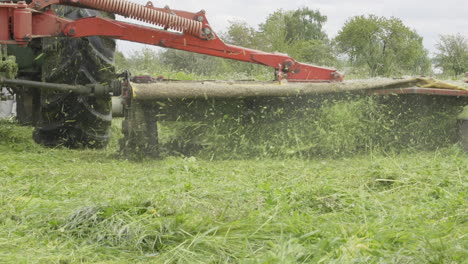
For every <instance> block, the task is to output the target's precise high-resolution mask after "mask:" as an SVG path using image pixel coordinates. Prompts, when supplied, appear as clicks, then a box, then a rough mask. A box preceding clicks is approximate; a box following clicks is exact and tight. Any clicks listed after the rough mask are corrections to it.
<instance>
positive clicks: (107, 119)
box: [33, 6, 115, 148]
mask: <svg viewBox="0 0 468 264" xmlns="http://www.w3.org/2000/svg"><path fill="white" fill-rule="evenodd" d="M56 12H57V13H58V14H60V15H62V16H64V17H67V18H71V19H78V18H82V17H88V16H99V15H102V14H101V13H99V12H97V11H94V10H87V9H78V8H72V7H62V6H61V7H59V8H57V10H56ZM114 51H115V41H114V40H112V39H109V38H104V37H89V38H80V39H70V38H51V39H44V40H43V42H42V52H43V55H42V56H43V57H44V58H43V59H44V61H43V64H42V80H43V81H45V82H53V83H66V84H90V83H101V84H102V83H106V82H108V81H110V80H112V79H113V78H114V73H115V72H114V67H113V65H112V64H113V57H114ZM40 106H41V116H40V118H39V122H38V124H37V127H36V129H35V131H34V135H33V137H34V140H35V141H36V142H37V143H39V144H42V145H45V146H49V147H55V146H65V147H68V148H103V147H105V146H107V143H108V142H109V137H110V126H111V121H112V114H111V110H112V107H111V98H110V96H106V97H100V98H96V97H91V96H84V95H77V94H74V93H63V92H42V93H41V102H40Z"/></svg>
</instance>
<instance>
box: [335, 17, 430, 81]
mask: <svg viewBox="0 0 468 264" xmlns="http://www.w3.org/2000/svg"><path fill="white" fill-rule="evenodd" d="M335 42H336V44H337V47H338V49H339V51H340V52H341V53H343V54H345V55H347V56H348V58H349V60H350V62H351V64H352V65H353V66H358V67H363V66H364V67H367V69H368V71H369V74H370V75H371V76H378V75H381V76H390V75H395V74H400V75H401V74H425V73H427V72H429V71H430V66H431V64H430V60H429V58H428V56H427V55H428V53H427V50H425V49H424V47H423V44H422V37H421V36H419V35H418V34H417V33H416V32H415V31H414V30H411V29H410V28H408V27H407V26H405V25H404V24H403V22H402V21H401V20H400V19H398V18H394V17H392V18H385V17H377V16H374V15H369V16H357V17H354V18H351V19H350V20H348V21H347V22H346V23H345V25H344V26H343V28H342V29H341V30H340V31H339V33H338V36H337V37H336V38H335Z"/></svg>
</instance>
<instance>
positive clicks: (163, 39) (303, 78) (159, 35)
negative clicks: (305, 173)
mask: <svg viewBox="0 0 468 264" xmlns="http://www.w3.org/2000/svg"><path fill="white" fill-rule="evenodd" d="M113 1H115V2H113ZM109 3H111V4H109ZM112 3H114V5H112ZM51 4H66V5H73V6H80V7H91V8H94V9H99V10H102V11H110V12H113V13H117V14H122V15H126V16H130V17H133V18H136V19H140V20H143V21H146V22H150V23H153V24H156V25H159V26H162V27H163V28H164V29H156V28H150V27H144V26H139V25H135V24H130V23H126V22H120V21H116V20H112V19H104V18H99V17H89V18H83V19H78V20H75V21H72V20H68V19H64V18H60V17H58V16H57V15H56V14H55V13H54V12H53V11H52V10H51V9H48V8H46V7H47V6H49V5H51ZM85 4H86V5H85ZM125 4H131V5H132V6H129V7H126V6H125ZM138 8H139V9H138ZM36 9H40V10H44V9H45V10H47V11H45V12H43V11H38V10H36ZM129 10H132V12H133V13H132V12H130V11H129ZM135 10H136V11H135ZM168 29H169V30H170V29H175V30H177V31H179V32H174V31H169V30H168ZM49 36H66V37H76V38H78V37H89V36H108V37H112V38H115V39H121V40H128V41H132V42H139V43H145V44H150V45H156V46H160V47H166V48H173V49H179V50H185V51H190V52H196V53H201V54H206V55H211V56H216V57H222V58H228V59H233V60H238V61H245V62H251V63H256V64H262V65H266V66H270V67H273V68H275V70H276V77H277V79H278V80H280V81H281V80H283V79H287V80H288V81H292V82H331V81H341V80H342V79H343V76H342V75H341V74H339V73H338V72H337V71H336V70H334V69H327V68H322V67H317V66H313V65H308V64H303V63H299V62H296V61H295V60H294V59H292V58H291V57H289V56H288V55H286V54H280V53H266V52H262V51H257V50H252V49H247V48H243V47H238V46H234V45H227V44H225V43H224V42H222V41H221V40H220V39H219V38H218V37H217V36H216V34H215V33H214V32H213V31H212V29H211V27H210V25H209V23H208V21H207V19H206V17H205V12H204V11H200V12H198V13H190V12H185V11H178V10H171V9H169V8H164V9H159V8H154V7H153V6H152V4H151V2H149V3H148V4H147V5H146V6H139V5H137V4H134V3H130V2H126V1H125V0H81V1H80V0H33V1H32V2H31V4H30V5H29V6H27V5H26V4H25V3H24V2H22V1H20V2H18V3H17V4H13V3H0V44H16V45H23V46H24V45H27V44H28V42H29V41H30V40H31V39H33V38H41V37H49Z"/></svg>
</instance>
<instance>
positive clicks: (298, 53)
mask: <svg viewBox="0 0 468 264" xmlns="http://www.w3.org/2000/svg"><path fill="white" fill-rule="evenodd" d="M326 21H327V17H326V16H324V15H322V14H320V12H319V11H315V10H311V9H309V8H307V7H304V8H299V9H297V10H293V11H284V10H278V11H276V12H274V13H273V14H271V15H270V16H269V17H268V18H267V20H266V21H265V23H263V24H260V26H259V28H260V32H259V33H258V38H259V39H261V42H262V43H263V45H261V46H262V47H263V49H265V50H266V51H278V52H283V53H287V54H289V55H290V56H291V57H293V58H294V59H296V60H298V61H303V62H310V63H315V64H328V65H331V64H334V62H335V61H336V59H335V56H334V55H333V52H332V49H331V46H330V42H329V40H328V38H327V35H326V33H325V32H324V31H323V24H324V23H325V22H326Z"/></svg>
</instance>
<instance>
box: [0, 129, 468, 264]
mask: <svg viewBox="0 0 468 264" xmlns="http://www.w3.org/2000/svg"><path fill="white" fill-rule="evenodd" d="M114 129H117V128H114ZM30 133H31V130H30V129H28V128H24V127H19V126H17V125H15V124H12V123H2V124H1V126H0V138H1V142H0V153H2V154H1V155H0V174H1V175H2V176H1V178H0V182H1V184H0V211H1V212H2V213H1V215H0V226H1V228H0V262H2V263H77V262H92V263H99V262H102V263H128V262H135V263H137V262H142V263H143V262H145V263H146V262H153V263H238V262H242V263H463V261H464V260H465V259H466V256H467V251H468V249H467V247H466V245H467V244H468V243H467V242H468V241H467V237H466V233H467V232H468V226H467V222H466V220H467V218H466V215H467V213H468V210H467V207H466V204H467V201H466V200H467V199H466V197H467V195H466V191H467V189H466V187H467V186H466V182H467V181H466V180H467V176H468V155H467V154H466V153H464V152H462V151H461V149H460V148H459V147H457V146H452V147H449V148H444V149H439V150H437V151H427V152H424V151H418V152H416V151H413V152H410V153H401V154H398V155H397V154H387V155H385V154H381V153H379V154H372V153H371V154H363V155H357V156H349V157H341V158H339V159H333V158H315V159H294V158H292V159H281V160H279V159H270V158H264V159H262V160H261V161H258V160H224V161H223V160H218V161H209V160H205V159H200V158H195V157H191V158H178V157H168V158H166V159H164V160H158V161H155V160H143V161H141V162H131V161H127V160H125V159H123V158H118V157H117V156H116V155H115V150H116V140H115V139H114V141H113V142H112V145H111V147H110V148H109V149H108V150H104V151H91V150H84V151H72V150H66V149H61V148H58V149H46V148H42V147H39V146H37V145H34V144H33V143H32V141H31V139H30Z"/></svg>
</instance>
